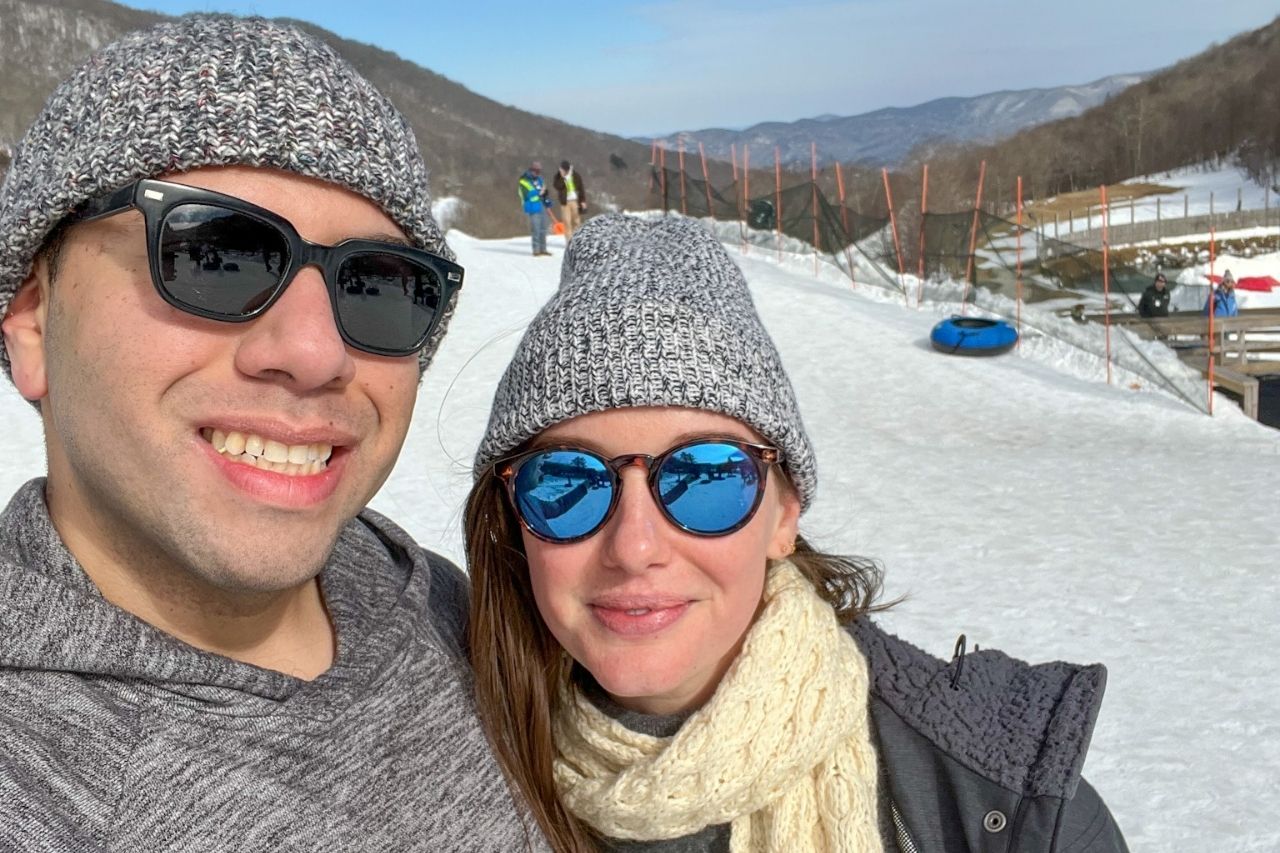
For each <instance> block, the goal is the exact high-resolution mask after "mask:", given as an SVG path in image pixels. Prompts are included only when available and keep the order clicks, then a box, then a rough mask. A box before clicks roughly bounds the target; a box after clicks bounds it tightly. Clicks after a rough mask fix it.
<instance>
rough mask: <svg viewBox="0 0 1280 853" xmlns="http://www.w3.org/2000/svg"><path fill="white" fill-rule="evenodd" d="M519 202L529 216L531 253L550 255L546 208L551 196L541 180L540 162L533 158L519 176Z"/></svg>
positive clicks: (535, 255) (548, 205) (549, 204)
mask: <svg viewBox="0 0 1280 853" xmlns="http://www.w3.org/2000/svg"><path fill="white" fill-rule="evenodd" d="M520 204H521V205H523V206H524V212H525V214H526V215H527V216H528V217H529V235H530V236H531V237H532V239H533V255H534V257H538V256H540V255H550V254H551V253H550V252H548V251H547V208H548V207H550V206H551V198H550V196H548V195H547V185H546V183H545V182H544V181H543V180H542V164H541V163H539V162H538V161H537V160H534V161H533V162H532V163H530V164H529V168H528V169H526V170H525V173H524V174H523V175H521V176H520Z"/></svg>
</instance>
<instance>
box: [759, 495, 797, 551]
mask: <svg viewBox="0 0 1280 853" xmlns="http://www.w3.org/2000/svg"><path fill="white" fill-rule="evenodd" d="M799 533H800V497H799V496H798V495H797V494H796V491H795V489H793V488H792V487H791V484H790V483H782V482H780V483H779V488H778V507H777V514H776V517H775V520H774V527H773V530H772V531H770V536H769V545H768V548H767V549H766V551H765V556H766V557H768V558H769V559H770V560H781V559H784V558H786V557H789V556H791V554H792V552H794V551H795V550H796V536H797V535H799Z"/></svg>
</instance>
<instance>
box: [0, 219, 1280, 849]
mask: <svg viewBox="0 0 1280 853" xmlns="http://www.w3.org/2000/svg"><path fill="white" fill-rule="evenodd" d="M450 242H451V245H452V246H453V248H454V249H455V250H456V251H457V253H458V256H459V260H460V262H461V263H462V264H464V265H465V266H466V268H467V286H466V288H465V290H464V291H463V294H462V298H461V303H460V305H459V309H458V312H457V315H456V317H455V319H454V320H453V325H452V327H451V329H450V332H449V335H448V337H447V339H446V341H445V344H444V346H443V347H442V349H441V351H440V353H439V354H438V355H437V357H436V361H435V363H434V364H433V366H432V368H431V370H430V371H429V373H428V375H427V378H426V381H425V383H424V385H423V388H422V393H421V395H420V398H419V402H418V406H417V412H416V417H415V420H414V423H413V426H412V428H411V430H410V433H409V436H408V440H407V442H406V446H405V449H404V452H403V454H402V455H401V458H400V461H399V463H398V465H397V466H396V468H395V470H394V472H393V473H392V475H391V477H390V479H389V480H388V482H387V483H386V485H385V486H384V487H383V489H382V491H381V492H380V493H379V494H378V495H377V497H376V498H375V500H374V501H373V506H374V507H375V508H377V509H379V510H380V511H382V512H384V513H387V514H388V515H390V516H391V517H392V518H393V519H395V520H397V521H398V522H399V523H400V524H402V525H403V526H405V527H406V528H407V529H408V530H409V532H410V533H412V534H413V535H414V536H415V537H417V538H418V539H419V540H420V541H422V542H423V543H425V544H427V545H428V546H429V547H433V548H435V549H436V550H439V551H440V552H442V553H444V554H446V555H447V556H449V557H451V558H453V559H454V560H458V561H461V556H462V551H463V548H462V540H461V535H460V533H459V526H460V523H461V509H462V505H463V500H464V496H465V494H466V491H467V489H468V487H469V486H470V482H471V475H470V465H471V457H472V454H473V452H474V450H475V447H476V445H477V443H478V441H479V438H480V435H481V433H482V431H483V429H484V426H485V422H486V419H487V416H488V410H489V403H490V400H491V398H492V394H493V390H494V387H495V384H496V382H497V378H498V376H499V375H500V373H501V371H502V369H503V367H504V366H505V363H506V361H507V359H508V357H509V356H510V354H511V352H512V350H513V349H514V347H515V345H516V343H517V341H518V338H519V335H520V333H521V331H522V328H523V326H524V324H525V323H526V322H527V321H528V320H529V318H530V317H531V316H532V315H533V313H534V312H535V311H536V309H537V308H538V307H539V305H541V303H542V302H543V301H544V300H545V299H546V298H547V297H548V296H549V295H550V294H551V293H552V292H553V291H554V289H555V288H556V283H557V278H558V275H559V263H558V256H559V254H560V253H561V251H562V247H563V243H562V238H552V241H551V248H552V249H553V251H555V253H556V255H557V258H534V257H531V256H530V255H529V251H528V238H527V237H522V238H519V239H511V240H477V239H473V238H471V237H468V236H466V235H464V234H459V233H456V232H455V233H453V234H452V235H451V237H450ZM729 248H730V251H731V252H732V253H733V254H735V256H736V257H737V258H738V259H739V260H740V262H741V264H742V266H743V268H744V270H745V271H746V274H747V277H748V280H749V281H750V283H751V286H752V289H753V292H754V295H755V298H756V301H757V305H758V307H759V309H760V311H761V314H762V316H763V318H764V320H765V323H766V325H767V326H768V328H769V329H770V331H771V333H772V334H773V335H774V337H775V339H776V341H777V344H778V347H779V349H780V351H781V353H782V357H783V360H784V361H785V363H786V365H787V367H788V369H789V371H790V372H791V375H792V379H793V381H794V383H795V385H796V391H797V395H798V397H799V400H800V404H801V409H802V411H803V413H804V416H805V422H806V426H807V428H808V430H809V433H810V435H811V437H812V439H813V442H814V444H815V447H816V451H817V456H818V460H819V474H820V481H821V482H820V486H819V491H818V497H817V500H816V502H815V504H814V505H813V507H812V508H811V510H810V511H809V512H808V513H807V514H806V515H805V517H804V519H802V522H803V525H802V526H803V528H804V530H805V532H806V534H807V535H808V536H809V537H810V538H811V539H813V540H814V541H815V542H816V543H818V544H819V545H820V546H822V547H825V548H827V549H829V550H833V551H841V552H846V553H856V554H860V555H863V556H869V557H874V558H876V559H878V560H880V561H881V562H882V563H883V565H884V566H885V569H886V594H887V596H889V597H896V596H900V595H906V596H907V598H906V600H905V601H904V602H903V603H902V604H900V605H898V606H897V607H895V608H894V609H893V610H891V611H890V612H889V613H887V614H885V615H884V616H882V617H880V618H881V620H882V622H883V623H884V624H885V625H886V626H887V627H888V628H889V629H891V630H893V631H894V632H896V633H899V634H901V635H902V636H904V637H906V638H908V639H910V640H911V641H913V642H914V643H916V644H918V645H920V646H922V647H923V648H925V649H927V650H928V651H930V652H932V653H933V654H936V655H939V656H942V657H949V656H950V654H951V649H952V646H953V644H954V642H955V639H956V636H957V635H958V634H959V633H961V632H964V633H965V634H966V635H967V636H968V641H969V646H970V648H972V647H973V645H974V644H975V643H976V644H980V645H981V646H982V647H983V648H988V647H991V648H999V649H1002V650H1004V651H1006V652H1008V653H1010V654H1012V655H1015V656H1018V657H1022V658H1026V659H1030V660H1050V659H1065V660H1071V661H1077V662H1092V661H1101V662H1103V663H1105V664H1106V665H1107V667H1108V669H1109V673H1110V679H1109V685H1108V688H1107V696H1106V700H1105V702H1104V703H1103V707H1102V712H1101V715H1100V717H1099V720H1098V726H1097V730H1096V733H1095V736H1094V741H1093V746H1092V748H1091V751H1090V753H1089V758H1088V761H1087V763H1086V765H1085V774H1086V776H1087V777H1088V778H1089V779H1090V781H1091V782H1092V783H1093V784H1094V785H1095V786H1096V787H1097V788H1098V790H1099V791H1100V792H1101V793H1102V795H1103V796H1104V798H1105V799H1106V800H1107V803H1108V805H1109V806H1110V808H1111V810H1112V811H1113V813H1114V814H1115V816H1116V819H1117V821H1118V822H1119V824H1120V826H1121V828H1122V829H1123V830H1124V832H1125V834H1126V836H1127V838H1128V842H1129V845H1130V847H1131V848H1132V849H1133V850H1135V851H1174V850H1178V851H1184V850H1216V849H1223V848H1227V847H1229V848H1230V849H1232V850H1237V851H1274V850H1276V849H1280V827H1278V826H1277V825H1276V823H1275V821H1274V820H1273V819H1272V816H1273V815H1274V814H1276V813H1277V812H1278V811H1280V786H1277V785H1276V779H1280V714H1277V712H1276V708H1277V707H1280V679H1277V677H1276V676H1275V675H1273V674H1272V672H1271V668H1272V663H1271V661H1270V659H1269V658H1268V657H1267V656H1266V655H1267V654H1269V653H1270V652H1271V651H1272V650H1274V649H1276V648H1278V647H1280V621H1278V620H1277V618H1276V614H1277V613H1280V595H1278V594H1277V583H1276V580H1275V578H1274V576H1273V572H1272V569H1273V566H1274V565H1275V553H1276V550H1277V548H1276V546H1277V543H1278V542H1280V537H1277V534H1276V532H1275V521H1274V517H1273V516H1271V515H1270V510H1271V509H1272V505H1273V504H1274V500H1275V494H1276V484H1277V483H1278V482H1280V432H1277V431H1275V430H1271V429H1268V428H1266V427H1263V426H1260V425H1259V424H1257V423H1254V422H1252V421H1250V420H1248V419H1247V418H1245V417H1244V416H1243V415H1242V414H1240V412H1239V410H1238V409H1237V408H1236V407H1235V406H1234V405H1232V404H1231V403H1230V402H1229V401H1227V400H1226V399H1225V398H1221V397H1220V398H1218V400H1217V402H1216V404H1215V411H1216V412H1217V415H1216V416H1215V417H1212V418H1210V417H1207V416H1205V415H1203V414H1200V413H1199V412H1197V411H1196V410H1195V409H1193V408H1192V407H1191V406H1188V405H1186V404H1185V403H1183V402H1180V401H1179V400H1178V399H1177V398H1176V397H1174V396H1172V395H1170V394H1168V393H1165V392H1164V391H1161V390H1159V389H1157V388H1155V387H1154V386H1152V384H1151V383H1149V382H1146V381H1144V380H1141V379H1140V378H1138V377H1137V375H1136V374H1133V373H1130V372H1127V371H1124V370H1120V369H1117V370H1116V371H1115V373H1116V376H1115V382H1114V384H1113V385H1110V386H1108V385H1107V384H1106V381H1105V365H1104V364H1103V363H1102V362H1101V361H1100V360H1099V359H1098V358H1096V357H1095V356H1094V355H1092V354H1091V351H1097V352H1100V351H1101V350H1100V349H1093V348H1094V347H1096V346H1097V345H1098V343H1099V341H1098V340H1094V339H1091V338H1090V337H1089V336H1091V335H1094V336H1096V335H1097V334H1099V332H1098V331H1097V330H1096V328H1095V327H1084V326H1076V325H1075V324H1072V323H1071V321H1070V320H1064V319H1062V318H1058V317H1055V316H1053V315H1052V314H1051V313H1036V312H1035V311H1033V310H1032V309H1025V310H1024V320H1026V321H1027V323H1028V324H1029V326H1028V337H1027V338H1026V339H1025V340H1024V343H1023V345H1022V346H1021V347H1020V348H1019V349H1018V350H1015V351H1014V352H1013V353H1010V354H1008V355H1006V356H1002V357H1000V358H997V359H965V358H959V357H952V356H944V355H940V354H938V353H936V352H933V351H932V350H931V349H930V347H929V344H928V334H929V330H930V328H931V327H932V326H933V324H934V323H936V322H937V320H938V319H939V318H940V317H942V316H945V315H947V314H949V313H951V312H952V311H953V310H954V309H955V307H956V306H955V304H954V303H953V304H950V305H948V304H945V303H929V302H926V303H925V306H924V307H923V308H919V309H917V308H915V307H914V305H915V300H914V298H913V299H911V300H909V302H910V304H909V305H906V304H904V302H906V301H907V300H904V299H903V297H902V296H901V295H899V294H894V293H892V292H889V291H886V290H883V289H878V288H871V287H868V286H867V285H865V284H862V285H859V286H857V287H856V288H855V287H851V286H850V284H849V282H848V280H847V279H844V278H842V277H840V276H839V275H838V273H836V272H835V271H833V270H831V269H830V268H829V267H827V266H826V265H823V266H822V267H821V268H820V270H819V274H818V275H816V276H815V274H814V265H813V261H812V256H808V257H805V256H802V255H801V256H784V258H783V259H782V260H781V261H779V260H778V258H777V256H776V255H775V254H774V253H772V252H766V251H762V250H760V249H759V248H756V247H752V248H751V249H750V250H749V253H748V254H746V255H743V254H742V252H741V251H740V250H739V248H738V247H737V246H736V244H731V245H730V247H729ZM1231 266H1232V269H1233V270H1235V272H1236V274H1237V275H1242V274H1251V272H1250V267H1249V266H1248V265H1247V264H1246V263H1245V261H1244V260H1243V259H1242V260H1241V261H1240V262H1239V265H1238V266H1237V263H1236V261H1234V260H1233V261H1232V264H1231ZM1220 269H1221V268H1219V271H1220ZM861 280H862V281H864V282H865V281H866V280H867V278H865V277H863V278H862V279H861ZM908 285H909V287H908V292H909V293H910V294H912V296H914V292H915V290H914V283H913V282H912V281H910V280H909V281H908ZM958 293H959V286H958V285H955V284H954V283H952V284H944V285H933V284H931V285H929V296H930V297H932V298H937V299H947V298H952V299H955V298H957V297H958ZM986 307H988V308H990V309H991V310H997V311H1000V312H1001V313H1004V312H1005V311H1006V310H1007V309H1008V307H1009V306H1008V305H1005V304H997V303H995V302H992V303H990V304H988V305H987V306H986ZM1045 332H1047V333H1049V334H1044V333H1045ZM1072 336H1074V337H1072ZM1136 345H1139V346H1145V347H1155V346H1156V345H1154V344H1150V343H1145V342H1138V343H1137V344H1136ZM1153 352H1154V351H1153ZM1152 357H1159V356H1158V353H1157V354H1155V355H1153V356H1152ZM1168 358H1169V363H1168V368H1169V369H1170V370H1171V371H1175V372H1176V371H1178V370H1179V369H1180V365H1178V363H1177V362H1176V360H1173V359H1172V358H1171V357H1168ZM1180 376H1181V379H1180V381H1183V382H1186V383H1188V387H1190V388H1192V392H1193V393H1201V394H1202V393H1203V382H1202V381H1201V380H1199V378H1198V377H1196V376H1194V374H1190V373H1189V372H1184V373H1183V374H1180ZM1133 384H1136V385H1138V386H1139V388H1140V390H1137V391H1135V390H1133V389H1132V388H1131V387H1130V386H1131V385H1133ZM0 430H3V434H4V435H5V436H6V438H5V439H4V442H5V444H4V447H5V448H6V449H7V452H6V453H4V455H3V458H4V460H5V461H4V462H2V463H0V489H2V490H4V491H10V492H11V491H12V490H13V489H15V488H16V487H17V486H18V485H19V484H20V483H22V482H23V481H25V480H26V479H28V478H29V477H32V476H37V475H39V474H40V473H42V471H43V460H42V458H41V451H39V450H37V448H41V447H42V442H41V433H40V425H39V420H38V418H37V416H36V415H35V413H34V411H33V410H32V409H31V407H30V406H29V405H28V404H26V403H25V402H24V401H23V400H21V399H20V398H19V397H18V396H17V394H16V393H15V392H14V391H13V390H12V388H10V387H8V385H7V384H6V385H5V390H4V391H3V392H2V393H0Z"/></svg>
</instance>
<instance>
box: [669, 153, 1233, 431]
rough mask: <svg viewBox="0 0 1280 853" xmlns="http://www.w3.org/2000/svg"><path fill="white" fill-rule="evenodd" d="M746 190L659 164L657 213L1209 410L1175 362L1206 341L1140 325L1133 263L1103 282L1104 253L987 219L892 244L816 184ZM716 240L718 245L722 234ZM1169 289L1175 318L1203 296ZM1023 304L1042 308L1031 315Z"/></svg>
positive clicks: (912, 223)
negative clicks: (1102, 325)
mask: <svg viewBox="0 0 1280 853" xmlns="http://www.w3.org/2000/svg"><path fill="white" fill-rule="evenodd" d="M790 178H791V179H792V180H795V176H794V175H792V176H790ZM750 189H751V192H750V193H749V194H744V187H743V186H742V184H741V183H740V182H736V181H732V182H730V183H728V184H725V185H721V186H714V185H712V184H711V183H709V182H708V181H706V180H704V179H702V178H701V177H697V178H695V177H693V176H692V175H690V174H689V173H683V174H682V173H681V172H680V171H679V170H676V169H671V168H665V169H663V168H659V167H655V168H654V170H653V173H652V179H651V190H652V193H653V194H654V196H656V198H655V201H656V205H655V206H657V207H660V208H661V209H662V210H664V211H667V212H676V213H680V214H682V215H685V216H691V217H698V218H711V219H714V220H716V221H718V222H734V223H736V224H737V225H738V228H737V229H736V230H735V231H734V232H733V233H734V235H735V236H736V238H737V239H738V240H740V241H742V243H743V244H744V245H746V244H750V245H751V246H758V247H761V248H766V249H770V250H776V251H779V252H789V253H793V254H800V253H804V254H816V256H817V257H818V258H821V259H822V260H823V261H824V262H825V263H828V264H830V265H832V266H835V267H837V268H839V269H840V270H842V271H843V272H844V273H845V274H846V275H848V276H849V277H850V278H851V279H853V280H855V281H857V282H858V283H859V284H871V285H874V286H878V287H882V288H884V289H887V290H892V291H897V292H900V293H902V294H903V295H904V298H907V299H909V300H921V301H937V302H954V301H961V302H962V303H963V304H964V306H965V307H967V306H969V305H973V306H976V307H978V308H980V309H982V310H983V311H984V312H987V313H992V314H996V315H1000V316H1003V317H1006V318H1008V319H1011V320H1012V319H1014V317H1015V315H1017V319H1018V320H1019V322H1020V324H1021V326H1022V327H1024V329H1025V328H1030V329H1032V330H1034V331H1036V332H1039V333H1040V334H1042V335H1045V336H1048V337H1051V338H1054V339H1056V340H1060V341H1063V342H1066V343H1069V344H1071V345H1072V346H1074V347H1077V348H1079V349H1081V350H1084V351H1086V352H1088V353H1090V354H1092V355H1094V356H1097V357H1099V358H1110V361H1111V363H1112V364H1113V365H1115V366H1116V367H1118V368H1121V369H1122V370H1126V371H1128V372H1129V373H1132V374H1134V375H1135V376H1136V377H1138V378H1140V379H1145V380H1147V381H1148V382H1151V383H1153V384H1155V385H1157V386H1159V387H1161V388H1163V389H1165V390H1167V391H1169V392H1170V393H1173V394H1174V395H1175V396H1177V397H1179V398H1181V399H1182V400H1184V401H1185V402H1187V403H1188V404H1190V405H1192V406H1194V407H1196V408H1197V409H1200V410H1202V411H1204V410H1206V409H1207V401H1206V395H1205V389H1204V385H1203V382H1202V381H1201V380H1200V379H1199V377H1198V375H1197V373H1196V372H1195V371H1194V370H1191V369H1190V368H1188V367H1186V366H1185V365H1184V364H1183V363H1182V362H1181V361H1180V360H1179V358H1178V356H1179V354H1181V355H1183V356H1191V357H1192V360H1194V357H1195V355H1196V350H1195V347H1196V345H1197V344H1196V341H1197V340H1200V341H1201V348H1203V341H1202V339H1200V338H1197V336H1196V335H1195V334H1188V335H1186V336H1185V337H1180V336H1179V335H1176V334H1171V333H1170V332H1169V329H1168V326H1169V324H1168V323H1165V322H1163V321H1161V320H1159V319H1157V320H1155V321H1148V320H1145V319H1144V318H1141V317H1139V315H1138V310H1137V309H1138V302H1139V300H1140V298H1141V295H1142V292H1143V290H1144V289H1145V288H1146V287H1147V286H1148V285H1149V284H1151V281H1152V275H1151V271H1149V270H1143V269H1140V268H1139V267H1138V266H1137V265H1136V264H1135V263H1133V262H1132V261H1130V260H1129V259H1128V258H1127V256H1124V255H1116V254H1112V255H1110V256H1109V257H1108V258H1107V263H1106V267H1107V273H1106V278H1105V281H1104V274H1103V255H1102V253H1101V252H1100V251H1098V250H1096V249H1091V248H1087V247H1083V246H1078V245H1074V244H1071V243H1068V242H1066V241H1063V240H1058V239H1052V238H1048V237H1045V236H1043V235H1041V234H1040V233H1039V232H1038V231H1037V230H1036V229H1034V228H1029V227H1026V226H1021V227H1020V226H1019V225H1018V224H1017V223H1016V222H1015V221H1012V220H1010V219H1007V218H1003V217H1000V216H997V215H995V214H991V213H987V212H985V211H981V210H979V211H976V212H975V211H974V210H972V209H971V210H967V211H961V212H958V213H927V214H925V215H923V216H921V215H920V214H919V213H918V212H916V213H914V215H909V216H907V217H905V218H899V220H898V221H897V223H896V225H897V229H898V241H897V242H896V243H895V240H894V233H893V228H892V227H891V220H890V217H889V216H888V214H887V213H885V214H884V215H881V216H873V215H868V214H866V213H864V212H861V211H859V210H857V209H855V207H853V206H850V205H849V204H848V203H847V202H846V203H845V204H841V203H840V202H839V200H832V199H831V198H830V197H829V196H828V194H827V193H825V192H824V191H823V189H822V188H821V187H820V186H819V184H818V183H817V182H816V181H813V180H803V181H800V182H799V183H794V184H791V185H788V186H783V187H781V188H779V187H776V186H768V187H766V188H765V189H764V190H761V189H760V188H759V187H757V186H755V185H753V186H751V188H750ZM881 207H882V209H883V208H884V205H883V202H881ZM719 233H720V234H721V235H722V239H723V238H724V234H725V233H726V232H725V231H724V230H723V229H720V230H719ZM1171 288H1172V289H1173V291H1174V293H1173V295H1174V299H1173V305H1172V307H1173V308H1174V312H1175V316H1177V315H1178V314H1182V315H1183V316H1187V317H1189V316H1191V314H1192V312H1195V311H1198V307H1199V306H1198V302H1199V301H1201V300H1202V299H1203V296H1202V295H1201V294H1199V293H1195V292H1191V291H1192V290H1193V289H1192V288H1183V289H1182V290H1181V292H1179V289H1178V288H1177V287H1176V285H1171ZM1104 291H1106V293H1107V295H1108V296H1109V297H1110V302H1109V303H1108V302H1106V301H1105V300H1104V298H1103V295H1104ZM1023 303H1026V304H1038V307H1039V308H1040V309H1042V310H1039V311H1036V312H1027V313H1026V314H1024V313H1023V312H1022V311H1021V309H1020V307H1019V306H1020V305H1021V304H1023ZM1107 304H1110V305H1111V312H1112V320H1113V322H1114V326H1113V328H1112V329H1111V330H1110V333H1109V337H1110V347H1109V349H1110V352H1109V353H1108V352H1107V349H1108V347H1107V342H1106V341H1107V337H1108V336H1107V334H1105V333H1101V332H1100V330H1099V328H1098V325H1097V324H1098V322H1100V321H1101V319H1102V314H1103V309H1104V307H1105V306H1106V305H1107ZM961 310H962V311H963V310H965V308H964V307H962V308H961ZM1188 325H1191V324H1188Z"/></svg>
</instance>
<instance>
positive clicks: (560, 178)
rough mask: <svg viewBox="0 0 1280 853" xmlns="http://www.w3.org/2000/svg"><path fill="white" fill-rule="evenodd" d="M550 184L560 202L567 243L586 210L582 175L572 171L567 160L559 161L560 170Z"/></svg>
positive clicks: (584, 186) (585, 192)
mask: <svg viewBox="0 0 1280 853" xmlns="http://www.w3.org/2000/svg"><path fill="white" fill-rule="evenodd" d="M552 186H554V187H555V188H556V198H557V200H558V201H559V202H560V216H561V219H562V220H563V222H564V240H565V242H566V243H567V242H569V240H570V239H571V238H572V237H573V232H574V231H576V230H578V226H579V225H581V224H582V216H583V214H585V213H586V212H587V187H586V184H585V183H583V180H582V176H581V175H579V174H578V173H577V172H575V171H573V165H572V164H571V163H570V162H569V161H568V160H561V161H560V171H558V172H556V176H555V179H554V180H553V181H552Z"/></svg>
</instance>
